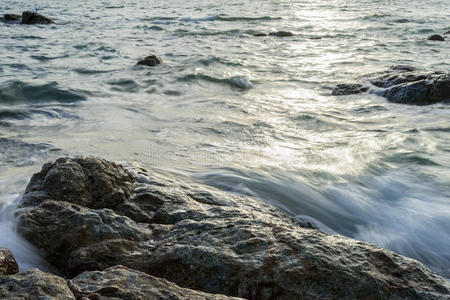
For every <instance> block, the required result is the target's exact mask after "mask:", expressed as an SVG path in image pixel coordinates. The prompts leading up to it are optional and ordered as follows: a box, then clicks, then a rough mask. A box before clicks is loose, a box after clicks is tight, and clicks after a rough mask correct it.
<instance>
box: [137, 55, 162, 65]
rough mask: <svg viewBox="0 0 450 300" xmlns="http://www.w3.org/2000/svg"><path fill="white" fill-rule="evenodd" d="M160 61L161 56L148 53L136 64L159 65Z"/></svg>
mask: <svg viewBox="0 0 450 300" xmlns="http://www.w3.org/2000/svg"><path fill="white" fill-rule="evenodd" d="M161 63H162V60H161V58H159V57H158V56H156V55H150V56H147V57H145V58H143V59H141V60H140V61H138V63H137V64H138V65H143V66H149V67H154V66H156V65H159V64H161Z"/></svg>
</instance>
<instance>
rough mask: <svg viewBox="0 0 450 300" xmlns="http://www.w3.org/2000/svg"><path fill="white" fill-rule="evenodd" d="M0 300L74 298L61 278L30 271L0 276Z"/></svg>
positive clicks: (38, 271) (70, 299)
mask: <svg viewBox="0 0 450 300" xmlns="http://www.w3.org/2000/svg"><path fill="white" fill-rule="evenodd" d="M0 299H58V300H75V296H74V295H73V293H72V292H71V290H70V289H69V286H68V285H67V283H66V281H65V280H64V279H63V278H61V277H58V276H55V275H52V274H48V273H44V272H42V271H40V270H38V269H31V270H28V271H26V272H22V273H19V274H16V275H9V276H0Z"/></svg>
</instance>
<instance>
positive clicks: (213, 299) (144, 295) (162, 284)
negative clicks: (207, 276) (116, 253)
mask: <svg viewBox="0 0 450 300" xmlns="http://www.w3.org/2000/svg"><path fill="white" fill-rule="evenodd" d="M69 286H70V288H71V290H72V292H73V293H74V294H75V296H76V298H77V299H83V297H85V298H84V299H136V300H137V299H142V300H144V299H196V300H201V299H205V300H206V299H208V300H225V299H239V298H231V297H227V296H224V295H214V294H207V293H202V292H199V291H194V290H190V289H185V288H181V287H179V286H178V285H176V284H174V283H172V282H169V281H167V280H165V279H161V278H156V277H153V276H150V275H148V274H145V273H142V272H138V271H136V270H132V269H129V268H126V267H123V266H116V267H113V268H110V269H106V270H105V271H103V272H102V271H94V272H84V273H82V274H80V275H78V276H77V277H75V278H74V279H72V280H70V281H69Z"/></svg>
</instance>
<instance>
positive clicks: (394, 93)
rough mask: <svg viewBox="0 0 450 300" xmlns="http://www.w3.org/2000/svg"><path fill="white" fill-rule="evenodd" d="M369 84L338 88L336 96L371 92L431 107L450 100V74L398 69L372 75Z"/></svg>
mask: <svg viewBox="0 0 450 300" xmlns="http://www.w3.org/2000/svg"><path fill="white" fill-rule="evenodd" d="M369 77H370V78H369V80H368V81H369V84H366V85H362V84H338V85H337V86H336V87H335V88H334V90H333V92H332V94H333V95H348V94H358V93H361V92H365V91H368V90H370V91H371V92H373V93H374V94H377V95H380V96H383V97H386V98H387V99H388V100H389V101H391V102H394V103H402V104H413V105H428V104H434V103H438V102H443V101H446V100H450V74H449V73H445V72H424V71H422V70H420V69H417V68H413V67H409V66H395V67H392V68H390V69H389V70H388V71H386V72H382V73H377V74H373V75H369Z"/></svg>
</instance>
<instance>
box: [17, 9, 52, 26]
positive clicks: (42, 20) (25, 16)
mask: <svg viewBox="0 0 450 300" xmlns="http://www.w3.org/2000/svg"><path fill="white" fill-rule="evenodd" d="M51 23H53V21H52V20H51V19H49V18H47V17H45V16H43V15H40V14H38V13H34V12H31V11H24V12H23V13H22V24H28V25H33V24H51Z"/></svg>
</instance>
